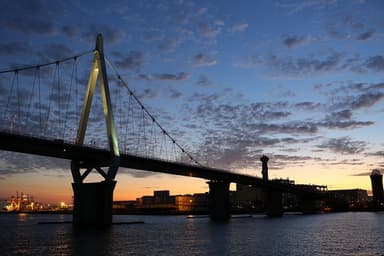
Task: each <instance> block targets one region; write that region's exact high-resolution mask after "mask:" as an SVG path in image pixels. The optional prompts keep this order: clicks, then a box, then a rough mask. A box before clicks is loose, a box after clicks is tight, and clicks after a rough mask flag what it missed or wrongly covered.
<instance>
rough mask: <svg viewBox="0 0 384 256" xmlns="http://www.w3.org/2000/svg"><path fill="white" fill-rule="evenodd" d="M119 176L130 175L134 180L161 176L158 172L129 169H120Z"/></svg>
mask: <svg viewBox="0 0 384 256" xmlns="http://www.w3.org/2000/svg"><path fill="white" fill-rule="evenodd" d="M118 174H128V175H130V176H132V177H134V178H147V177H151V176H161V174H160V173H158V172H149V171H141V170H135V169H129V168H123V167H120V168H119V172H118Z"/></svg>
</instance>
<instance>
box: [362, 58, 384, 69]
mask: <svg viewBox="0 0 384 256" xmlns="http://www.w3.org/2000/svg"><path fill="white" fill-rule="evenodd" d="M365 65H366V67H367V68H368V69H371V70H373V71H377V72H382V71H384V57H383V56H382V55H377V56H373V57H370V58H368V59H367V60H366V62H365Z"/></svg>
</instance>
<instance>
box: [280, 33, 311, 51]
mask: <svg viewBox="0 0 384 256" xmlns="http://www.w3.org/2000/svg"><path fill="white" fill-rule="evenodd" d="M307 41H308V37H307V36H285V37H284V38H283V44H284V45H285V46H286V47H288V48H294V47H297V46H300V45H303V44H305V43H306V42H307Z"/></svg>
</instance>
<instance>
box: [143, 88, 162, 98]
mask: <svg viewBox="0 0 384 256" xmlns="http://www.w3.org/2000/svg"><path fill="white" fill-rule="evenodd" d="M138 97H139V98H140V99H143V98H147V99H154V98H156V97H157V92H156V91H154V90H153V89H152V88H145V89H144V90H143V92H142V93H140V94H139V95H138Z"/></svg>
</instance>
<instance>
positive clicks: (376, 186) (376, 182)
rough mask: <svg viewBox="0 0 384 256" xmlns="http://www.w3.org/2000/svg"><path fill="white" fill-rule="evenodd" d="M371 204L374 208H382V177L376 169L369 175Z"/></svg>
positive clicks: (383, 193) (383, 201) (383, 195)
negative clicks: (372, 203)
mask: <svg viewBox="0 0 384 256" xmlns="http://www.w3.org/2000/svg"><path fill="white" fill-rule="evenodd" d="M370 177H371V184H372V194H373V202H374V205H375V206H376V207H379V206H382V205H383V203H384V192H383V175H382V174H381V172H380V171H379V170H377V169H375V170H373V171H372V173H371V175H370Z"/></svg>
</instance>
